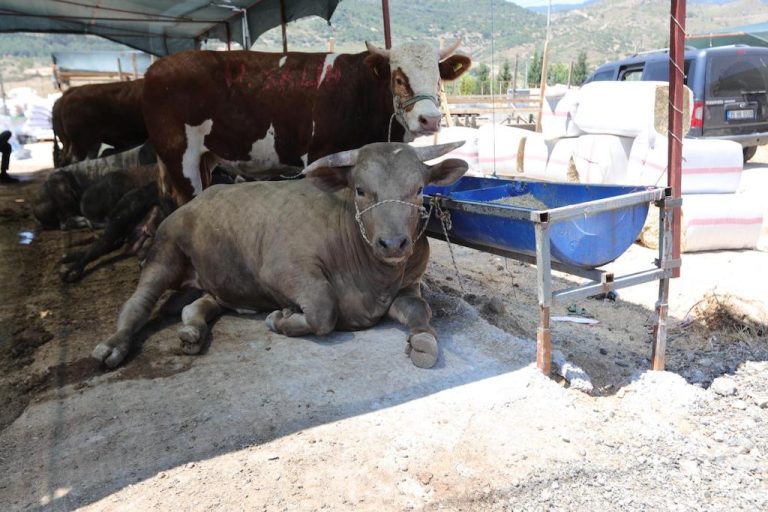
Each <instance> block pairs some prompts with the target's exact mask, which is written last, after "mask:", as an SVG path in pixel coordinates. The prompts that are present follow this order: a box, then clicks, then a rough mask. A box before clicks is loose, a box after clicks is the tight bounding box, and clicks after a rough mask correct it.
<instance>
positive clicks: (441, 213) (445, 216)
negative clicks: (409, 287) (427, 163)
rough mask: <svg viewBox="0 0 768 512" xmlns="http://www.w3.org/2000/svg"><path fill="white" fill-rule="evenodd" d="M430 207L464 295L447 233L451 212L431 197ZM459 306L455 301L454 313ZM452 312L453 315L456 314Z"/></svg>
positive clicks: (449, 226) (464, 291) (450, 226)
mask: <svg viewBox="0 0 768 512" xmlns="http://www.w3.org/2000/svg"><path fill="white" fill-rule="evenodd" d="M430 206H434V208H435V215H436V217H437V218H438V219H439V220H440V225H441V226H442V227H443V236H445V243H446V244H448V252H450V253H451V261H452V262H453V270H454V271H455V272H456V281H457V282H458V283H459V288H460V289H461V293H462V295H466V293H467V291H466V290H465V289H464V282H463V281H462V280H461V273H460V272H459V266H458V265H457V264H456V256H455V255H454V254H453V245H452V244H451V240H450V238H448V231H450V230H451V228H452V227H453V223H452V221H451V212H450V211H448V210H443V209H442V208H441V207H440V203H439V202H438V200H437V197H435V196H433V197H432V199H431V200H430ZM460 306H461V302H460V301H457V306H456V311H458V310H459V307H460ZM456 311H454V313H455V312H456Z"/></svg>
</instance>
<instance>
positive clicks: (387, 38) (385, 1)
mask: <svg viewBox="0 0 768 512" xmlns="http://www.w3.org/2000/svg"><path fill="white" fill-rule="evenodd" d="M381 15H382V17H383V18H384V47H385V48H386V49H387V50H389V49H390V48H392V30H391V28H390V26H389V0H381Z"/></svg>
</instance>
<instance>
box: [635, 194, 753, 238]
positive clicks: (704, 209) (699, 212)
mask: <svg viewBox="0 0 768 512" xmlns="http://www.w3.org/2000/svg"><path fill="white" fill-rule="evenodd" d="M761 197H762V196H761V193H760V192H757V193H755V192H746V193H735V194H689V195H685V196H683V207H682V222H681V233H680V248H681V250H682V251H683V252H697V251H716V250H723V249H754V248H755V247H757V244H758V241H759V239H760V230H761V229H762V225H763V210H764V208H763V203H762V200H761ZM658 216H659V210H658V208H656V207H653V208H651V209H650V210H649V213H648V220H647V222H646V225H645V227H644V228H643V232H642V234H641V235H640V242H641V243H642V244H643V245H645V246H646V247H650V248H651V249H656V248H658V239H659V221H658Z"/></svg>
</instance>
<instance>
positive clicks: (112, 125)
mask: <svg viewBox="0 0 768 512" xmlns="http://www.w3.org/2000/svg"><path fill="white" fill-rule="evenodd" d="M143 88H144V80H133V81H131V82H115V83H110V84H91V85H81V86H79V87H73V88H71V89H69V90H67V91H66V92H65V93H64V94H63V95H62V96H61V98H59V99H58V100H56V103H54V104H53V111H52V118H51V124H52V126H53V133H54V145H53V162H54V166H55V167H62V166H65V165H69V164H71V163H74V162H79V161H81V160H85V159H86V158H89V157H91V158H92V157H96V156H98V155H97V153H98V151H99V147H100V146H101V144H108V145H110V146H113V147H114V148H115V149H116V150H117V151H121V150H124V149H127V148H130V147H132V146H138V145H139V144H141V143H143V142H145V141H146V140H147V129H146V128H145V126H144V115H143V112H142V108H141V101H142V90H143ZM56 139H58V140H59V141H61V147H59V145H58V143H57V140H56Z"/></svg>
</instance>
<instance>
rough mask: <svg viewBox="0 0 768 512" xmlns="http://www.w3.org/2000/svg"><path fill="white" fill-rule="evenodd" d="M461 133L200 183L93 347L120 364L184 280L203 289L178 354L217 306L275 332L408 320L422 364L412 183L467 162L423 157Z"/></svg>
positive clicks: (426, 313)
mask: <svg viewBox="0 0 768 512" xmlns="http://www.w3.org/2000/svg"><path fill="white" fill-rule="evenodd" d="M462 144H463V142H458V143H451V144H442V145H439V146H430V147H422V148H413V147H411V146H409V145H407V144H403V143H374V144H369V145H367V146H363V147H362V148H360V149H356V150H350V151H344V152H342V153H336V154H333V155H329V156H327V157H324V158H321V159H319V160H317V161H315V162H314V163H313V164H312V165H311V166H309V167H307V168H306V169H305V170H304V175H305V176H306V177H307V178H308V179H304V180H298V181H291V182H252V183H243V184H239V185H229V186H214V187H211V188H209V189H207V190H205V191H204V192H203V193H202V194H201V195H199V196H198V197H197V198H196V199H195V200H194V201H191V202H190V203H188V204H186V205H184V206H183V207H181V208H179V209H178V210H176V211H175V212H174V213H173V214H171V215H170V216H169V217H168V218H167V219H166V220H165V221H164V222H163V223H162V224H161V225H160V228H159V229H158V231H157V235H156V237H155V242H154V244H153V245H152V248H151V249H150V252H149V255H148V258H147V261H146V264H145V266H144V269H143V271H142V273H141V278H140V280H139V284H138V286H137V288H136V291H135V292H134V293H133V295H132V296H131V298H130V299H128V301H127V302H126V303H125V305H124V306H123V308H122V310H121V312H120V315H119V318H118V321H117V332H116V333H115V334H114V335H112V336H111V337H110V338H109V339H107V340H106V341H104V342H102V343H100V344H99V345H98V346H96V348H95V349H94V351H93V357H94V358H96V359H98V360H100V361H103V362H104V363H105V364H106V365H107V366H109V367H115V366H117V365H118V364H120V363H121V362H122V361H123V359H124V358H125V357H126V355H128V353H129V351H130V350H131V348H132V339H133V338H134V336H135V335H136V333H137V332H138V331H139V330H140V329H141V328H142V327H143V326H144V324H145V323H146V322H147V320H148V319H149V316H150V313H151V311H152V309H153V307H154V305H155V303H156V302H157V300H158V298H159V297H160V295H161V294H162V293H163V292H165V291H166V290H167V289H169V288H176V289H178V288H180V287H182V286H185V285H187V286H188V285H191V286H193V287H196V288H198V289H200V290H203V291H204V292H205V293H204V294H203V295H202V296H201V297H200V298H198V299H197V300H195V301H194V302H192V303H191V304H188V305H187V306H186V307H184V309H183V311H182V321H183V323H184V325H183V327H182V328H181V330H180V331H179V337H180V339H181V347H182V350H183V351H184V352H185V353H187V354H197V353H199V352H200V350H201V348H202V344H203V341H204V339H205V338H206V336H207V334H208V325H207V324H208V322H210V321H211V320H212V319H213V318H215V317H216V316H217V315H219V314H221V313H222V312H223V311H224V310H225V309H248V310H255V311H271V313H270V314H269V316H268V317H267V319H266V324H267V326H268V327H269V328H270V329H271V330H272V331H274V332H277V333H281V334H284V335H286V336H304V335H307V334H315V335H325V334H328V333H330V332H331V331H333V330H334V329H339V330H358V329H365V328H367V327H370V326H372V325H374V324H376V323H377V322H379V321H380V320H381V319H382V318H383V317H384V316H385V315H387V316H389V317H390V318H393V319H395V320H397V321H399V322H401V323H403V324H404V325H406V326H407V327H408V329H409V331H410V333H409V336H408V346H407V351H408V353H409V354H410V357H411V360H412V361H413V363H414V364H415V365H417V366H420V367H426V368H429V367H432V366H433V365H434V364H435V362H436V361H437V356H438V347H437V338H436V333H435V331H434V330H433V329H432V327H431V326H430V324H429V321H430V318H431V311H430V308H429V305H427V303H426V302H425V301H424V299H422V297H421V292H420V287H419V285H420V280H421V276H422V274H423V273H424V271H425V270H426V266H427V260H428V258H429V243H428V242H427V240H426V238H425V237H424V236H422V235H423V228H424V223H425V222H426V219H425V213H426V212H425V210H424V208H423V206H422V190H423V187H424V186H425V185H427V184H428V183H433V184H439V185H447V184H450V183H453V182H454V181H456V180H457V179H459V178H460V177H461V176H462V175H463V174H464V173H465V172H466V171H467V164H466V162H464V161H463V160H457V159H447V160H444V161H442V162H440V163H438V164H435V165H431V166H430V165H426V164H424V163H423V162H425V161H428V160H432V159H434V158H437V157H440V156H442V155H444V154H446V153H448V152H449V151H452V150H453V149H456V148H457V147H459V146H461V145H462Z"/></svg>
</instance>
